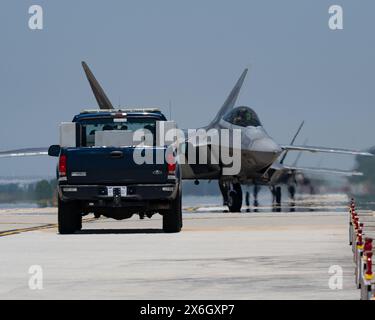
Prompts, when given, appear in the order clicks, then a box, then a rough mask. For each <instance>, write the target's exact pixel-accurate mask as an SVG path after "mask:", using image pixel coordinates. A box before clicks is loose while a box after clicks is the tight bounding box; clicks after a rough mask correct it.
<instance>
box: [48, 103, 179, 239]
mask: <svg viewBox="0 0 375 320" xmlns="http://www.w3.org/2000/svg"><path fill="white" fill-rule="evenodd" d="M163 121H166V118H165V116H164V115H163V114H162V113H161V112H160V111H159V110H158V109H141V110H137V109H133V110H127V109H124V110H112V109H111V110H92V111H84V112H82V113H80V114H78V115H76V116H75V117H74V119H73V121H72V123H71V124H72V125H73V126H74V138H73V140H75V141H74V145H73V146H63V145H61V143H60V145H53V146H51V147H50V148H49V151H48V154H49V155H50V156H55V157H59V162H58V167H57V179H58V230H59V233H60V234H71V233H74V232H76V231H78V230H81V228H82V216H84V215H87V214H90V213H93V214H94V215H95V217H97V218H98V217H100V216H101V215H102V216H105V217H109V218H114V219H117V220H121V219H127V218H130V217H132V215H133V214H138V215H139V216H140V218H141V219H143V218H144V217H145V216H146V217H148V218H151V217H152V216H153V215H154V214H156V213H159V214H161V215H162V217H163V230H164V232H180V230H181V228H182V214H181V173H180V166H179V164H178V163H177V161H176V160H175V159H171V161H169V160H168V156H170V155H169V154H168V155H167V156H166V157H164V161H163V162H162V163H160V161H159V162H153V163H143V164H138V163H137V161H134V157H133V155H134V152H135V149H136V148H137V147H136V145H133V144H132V143H131V142H129V141H124V140H126V139H125V138H124V137H129V134H130V135H131V134H133V133H134V132H136V131H137V130H143V129H145V130H148V131H147V132H149V133H150V132H151V133H152V135H153V137H155V131H156V128H157V125H156V124H157V122H163ZM69 134H70V135H72V133H69ZM126 134H128V135H126ZM108 137H109V138H111V137H114V140H113V141H115V142H113V143H111V142H108ZM119 137H120V139H123V140H120V142H119V141H118V140H119ZM116 139H117V140H116ZM148 148H149V149H151V152H152V153H153V155H154V156H156V153H157V152H159V153H160V152H162V153H163V154H165V153H166V152H167V149H168V147H167V146H164V145H163V146H160V145H157V144H156V140H155V139H154V140H153V143H152V145H151V146H148ZM148 151H150V150H148ZM165 159H167V160H165Z"/></svg>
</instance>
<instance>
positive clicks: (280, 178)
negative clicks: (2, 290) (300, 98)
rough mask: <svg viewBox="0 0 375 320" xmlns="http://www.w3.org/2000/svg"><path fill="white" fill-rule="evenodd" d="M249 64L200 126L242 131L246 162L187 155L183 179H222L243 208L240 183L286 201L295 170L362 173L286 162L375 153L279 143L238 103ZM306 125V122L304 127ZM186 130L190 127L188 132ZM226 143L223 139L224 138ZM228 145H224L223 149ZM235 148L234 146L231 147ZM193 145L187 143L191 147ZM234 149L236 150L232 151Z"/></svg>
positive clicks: (233, 205) (232, 206)
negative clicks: (293, 154) (229, 166)
mask: <svg viewBox="0 0 375 320" xmlns="http://www.w3.org/2000/svg"><path fill="white" fill-rule="evenodd" d="M82 67H83V69H84V72H85V74H86V77H87V79H88V81H89V84H90V86H91V89H92V91H93V93H94V96H95V98H96V100H97V103H98V106H99V108H100V109H113V105H112V103H111V101H110V100H109V98H108V97H107V95H106V94H105V91H104V90H103V88H102V87H101V86H100V84H99V82H98V81H97V80H96V78H95V76H94V74H93V73H92V72H91V70H90V68H89V67H88V65H87V64H86V63H85V62H82ZM247 72H248V69H245V70H244V71H243V73H242V74H241V76H240V78H239V79H238V81H237V82H236V84H235V86H234V87H233V89H232V90H231V92H230V94H229V96H228V97H227V99H226V100H225V102H224V104H223V105H222V107H221V108H220V109H219V111H218V112H217V114H216V116H215V118H214V119H213V120H212V121H211V122H210V123H209V124H208V125H207V126H205V127H203V128H200V129H203V130H204V131H206V132H207V131H209V130H210V129H216V131H217V132H220V131H221V130H224V129H225V130H228V131H229V132H233V131H234V130H239V131H240V139H241V141H240V157H241V166H240V170H239V172H237V173H236V174H233V175H224V174H223V167H225V164H224V161H223V159H222V157H221V153H216V154H214V153H213V154H211V157H214V158H215V160H216V161H215V162H214V161H210V160H212V159H209V161H208V162H207V163H199V162H197V163H194V164H191V163H190V161H188V160H189V159H185V160H187V161H185V164H183V165H182V178H183V179H185V180H195V181H196V182H198V181H199V180H217V181H218V183H219V187H220V190H221V192H222V196H223V199H224V203H225V204H226V205H227V206H228V208H229V211H231V212H238V211H240V210H241V206H242V187H241V185H249V184H253V185H268V186H271V187H274V188H275V190H276V198H277V199H278V200H277V201H278V202H280V201H281V189H280V187H279V185H280V184H282V183H285V182H284V181H285V178H286V177H288V176H290V175H292V174H296V173H297V172H305V171H306V172H317V173H323V174H326V173H334V174H341V175H360V174H361V173H359V172H352V171H342V170H334V169H320V168H319V169H316V168H301V167H297V166H287V165H284V160H285V157H286V155H287V153H288V152H290V151H299V152H305V151H307V152H325V153H338V154H349V155H362V156H373V154H371V153H368V152H364V151H358V150H347V149H338V148H324V147H314V146H306V145H294V140H295V137H296V135H298V133H299V131H300V128H299V130H298V131H297V134H296V135H295V137H294V138H293V139H292V142H291V143H290V144H289V145H282V144H279V143H277V142H276V141H275V140H274V139H273V138H272V137H270V136H269V134H268V133H267V131H266V130H265V128H264V127H263V125H262V123H261V121H260V119H259V117H258V115H257V113H256V112H255V111H254V109H252V108H251V107H249V106H245V105H239V106H236V101H237V98H238V95H239V93H240V90H241V87H242V85H243V83H244V80H245V77H246V75H247ZM301 127H302V126H301ZM186 131H187V130H185V132H186ZM193 140H194V139H191V137H190V138H187V139H186V140H185V141H184V142H183V143H184V144H185V145H187V146H190V147H192V148H195V149H197V154H198V153H199V149H200V148H202V147H207V148H208V149H209V150H213V149H215V148H213V147H214V146H213V145H212V144H211V143H210V142H209V141H207V142H206V145H204V143H203V144H202V143H201V142H200V143H199V144H196V143H195V142H194V141H193ZM219 143H221V141H220V142H219ZM221 147H223V146H222V145H220V146H219V149H218V150H220V148H221ZM229 149H230V147H229ZM186 150H188V148H186ZM230 151H233V150H230ZM47 153H48V148H31V149H30V148H29V149H19V150H10V151H3V152H0V158H1V157H20V156H36V155H47ZM185 156H186V158H187V157H188V156H187V154H185Z"/></svg>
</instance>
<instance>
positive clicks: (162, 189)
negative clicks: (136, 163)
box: [58, 184, 178, 203]
mask: <svg viewBox="0 0 375 320" xmlns="http://www.w3.org/2000/svg"><path fill="white" fill-rule="evenodd" d="M108 187H114V188H121V186H102V185H59V187H58V192H59V196H60V199H62V200H64V201H69V200H82V201H104V202H111V201H113V199H114V198H117V200H119V198H120V200H121V201H122V202H124V201H125V202H132V203H133V202H138V201H140V202H142V201H153V200H155V201H158V200H161V201H163V200H172V199H174V198H175V197H176V195H177V190H178V184H137V185H127V186H126V189H127V192H126V196H119V195H118V196H111V195H109V194H108Z"/></svg>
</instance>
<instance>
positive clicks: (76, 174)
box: [65, 147, 168, 185]
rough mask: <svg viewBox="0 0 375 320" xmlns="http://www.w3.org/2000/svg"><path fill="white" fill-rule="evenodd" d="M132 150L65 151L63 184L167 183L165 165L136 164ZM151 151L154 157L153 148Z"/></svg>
mask: <svg viewBox="0 0 375 320" xmlns="http://www.w3.org/2000/svg"><path fill="white" fill-rule="evenodd" d="M133 150H134V148H133V147H124V148H101V147H92V148H68V149H66V150H65V155H66V157H67V178H68V181H67V182H68V183H69V184H107V185H121V184H132V183H137V184H142V183H166V182H167V179H168V172H167V164H166V163H163V164H146V163H145V164H141V165H138V164H137V163H135V162H134V159H133ZM152 152H153V153H154V155H155V153H156V149H155V148H153V149H152ZM163 152H165V150H163ZM154 159H155V157H154Z"/></svg>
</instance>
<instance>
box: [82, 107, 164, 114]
mask: <svg viewBox="0 0 375 320" xmlns="http://www.w3.org/2000/svg"><path fill="white" fill-rule="evenodd" d="M108 112H110V113H117V112H123V113H132V112H139V113H161V111H160V109H159V108H119V109H87V110H83V111H81V113H80V114H86V113H108Z"/></svg>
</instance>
